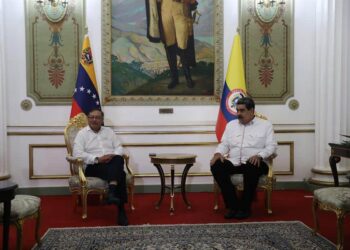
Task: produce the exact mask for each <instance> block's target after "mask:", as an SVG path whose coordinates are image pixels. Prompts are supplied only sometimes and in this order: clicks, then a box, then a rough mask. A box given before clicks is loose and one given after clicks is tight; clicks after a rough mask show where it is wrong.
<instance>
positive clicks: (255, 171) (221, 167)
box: [211, 160, 269, 211]
mask: <svg viewBox="0 0 350 250" xmlns="http://www.w3.org/2000/svg"><path fill="white" fill-rule="evenodd" d="M268 171H269V168H268V166H267V165H266V163H265V162H263V161H261V163H260V167H256V166H254V165H252V164H250V163H246V164H242V165H241V166H234V165H233V164H232V163H231V162H230V161H228V160H224V162H221V161H220V160H217V161H216V162H215V164H214V165H213V166H211V172H212V174H213V176H214V179H215V180H216V182H217V183H218V185H219V187H220V189H221V193H222V196H223V199H224V202H225V206H226V208H228V209H233V210H243V211H249V210H250V208H251V204H252V201H253V198H254V195H255V191H256V187H257V186H258V182H259V177H260V176H261V175H266V174H267V173H268ZM233 174H243V182H244V183H243V186H244V191H243V196H242V200H238V197H237V194H236V191H235V186H234V185H233V184H232V182H231V177H230V176H231V175H233Z"/></svg>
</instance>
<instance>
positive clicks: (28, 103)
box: [21, 99, 33, 111]
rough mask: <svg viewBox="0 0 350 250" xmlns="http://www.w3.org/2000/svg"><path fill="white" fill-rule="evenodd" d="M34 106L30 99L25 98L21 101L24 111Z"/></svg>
mask: <svg viewBox="0 0 350 250" xmlns="http://www.w3.org/2000/svg"><path fill="white" fill-rule="evenodd" d="M32 107H33V104H32V102H31V101H30V100H29V99H25V100H23V101H21V108H22V109H23V110H24V111H29V110H31V109H32Z"/></svg>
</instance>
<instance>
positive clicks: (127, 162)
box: [123, 154, 134, 176]
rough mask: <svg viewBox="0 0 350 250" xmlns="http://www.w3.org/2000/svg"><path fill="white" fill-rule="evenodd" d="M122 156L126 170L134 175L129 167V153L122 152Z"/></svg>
mask: <svg viewBox="0 0 350 250" xmlns="http://www.w3.org/2000/svg"><path fill="white" fill-rule="evenodd" d="M123 158H124V162H125V166H126V170H127V171H128V173H129V174H130V175H132V176H134V173H133V171H132V170H131V168H130V167H129V158H130V157H129V155H128V154H123Z"/></svg>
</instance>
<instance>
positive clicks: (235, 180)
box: [231, 174, 267, 186]
mask: <svg viewBox="0 0 350 250" xmlns="http://www.w3.org/2000/svg"><path fill="white" fill-rule="evenodd" d="M266 181H267V175H262V176H260V178H259V182H258V186H261V185H264V184H265V183H266ZM231 182H232V184H233V185H235V186H241V185H243V174H233V175H231Z"/></svg>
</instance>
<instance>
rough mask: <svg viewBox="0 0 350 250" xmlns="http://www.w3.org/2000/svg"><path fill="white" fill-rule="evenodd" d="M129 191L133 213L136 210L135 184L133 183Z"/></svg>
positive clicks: (129, 186)
mask: <svg viewBox="0 0 350 250" xmlns="http://www.w3.org/2000/svg"><path fill="white" fill-rule="evenodd" d="M128 189H129V194H130V208H131V211H134V210H135V207H134V190H135V186H134V183H133V182H132V184H130V185H128Z"/></svg>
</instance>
